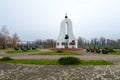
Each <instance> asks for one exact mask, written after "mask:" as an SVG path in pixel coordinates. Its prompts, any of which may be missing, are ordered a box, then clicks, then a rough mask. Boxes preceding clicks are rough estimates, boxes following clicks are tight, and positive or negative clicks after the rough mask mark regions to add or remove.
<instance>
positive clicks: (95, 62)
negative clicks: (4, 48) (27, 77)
mask: <svg viewBox="0 0 120 80" xmlns="http://www.w3.org/2000/svg"><path fill="white" fill-rule="evenodd" d="M0 63H15V64H37V65H59V63H58V60H25V59H13V60H10V61H0ZM80 65H113V63H111V62H108V61H104V60H81V63H80Z"/></svg>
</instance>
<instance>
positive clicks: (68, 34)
mask: <svg viewBox="0 0 120 80" xmlns="http://www.w3.org/2000/svg"><path fill="white" fill-rule="evenodd" d="M56 48H77V39H76V38H75V36H74V34H73V29H72V22H71V20H70V19H69V18H68V16H67V14H66V15H65V18H64V19H63V20H62V22H61V25H60V34H59V36H58V39H57V43H56Z"/></svg>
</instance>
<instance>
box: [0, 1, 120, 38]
mask: <svg viewBox="0 0 120 80" xmlns="http://www.w3.org/2000/svg"><path fill="white" fill-rule="evenodd" d="M65 13H67V14H68V18H69V19H71V21H72V24H73V33H74V35H75V37H76V38H78V37H79V36H81V37H84V38H86V39H91V38H94V37H97V38H100V37H101V36H103V37H106V38H110V39H120V0H0V28H1V27H2V26H3V25H7V28H8V30H9V32H10V34H11V35H12V34H13V33H14V32H16V33H17V34H18V35H19V37H20V39H21V40H36V39H55V40H56V39H57V37H58V35H59V32H60V23H61V21H62V20H63V19H64V16H65Z"/></svg>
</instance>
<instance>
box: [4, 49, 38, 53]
mask: <svg viewBox="0 0 120 80" xmlns="http://www.w3.org/2000/svg"><path fill="white" fill-rule="evenodd" d="M25 52H39V50H38V49H36V50H27V51H23V50H10V51H6V53H8V54H16V53H25Z"/></svg>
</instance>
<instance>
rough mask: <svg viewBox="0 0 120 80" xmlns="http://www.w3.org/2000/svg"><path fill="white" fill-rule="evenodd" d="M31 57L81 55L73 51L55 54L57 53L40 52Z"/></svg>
mask: <svg viewBox="0 0 120 80" xmlns="http://www.w3.org/2000/svg"><path fill="white" fill-rule="evenodd" d="M32 55H81V54H80V53H77V52H73V51H63V53H57V51H52V52H40V53H35V54H34V53H33V54H32Z"/></svg>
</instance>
